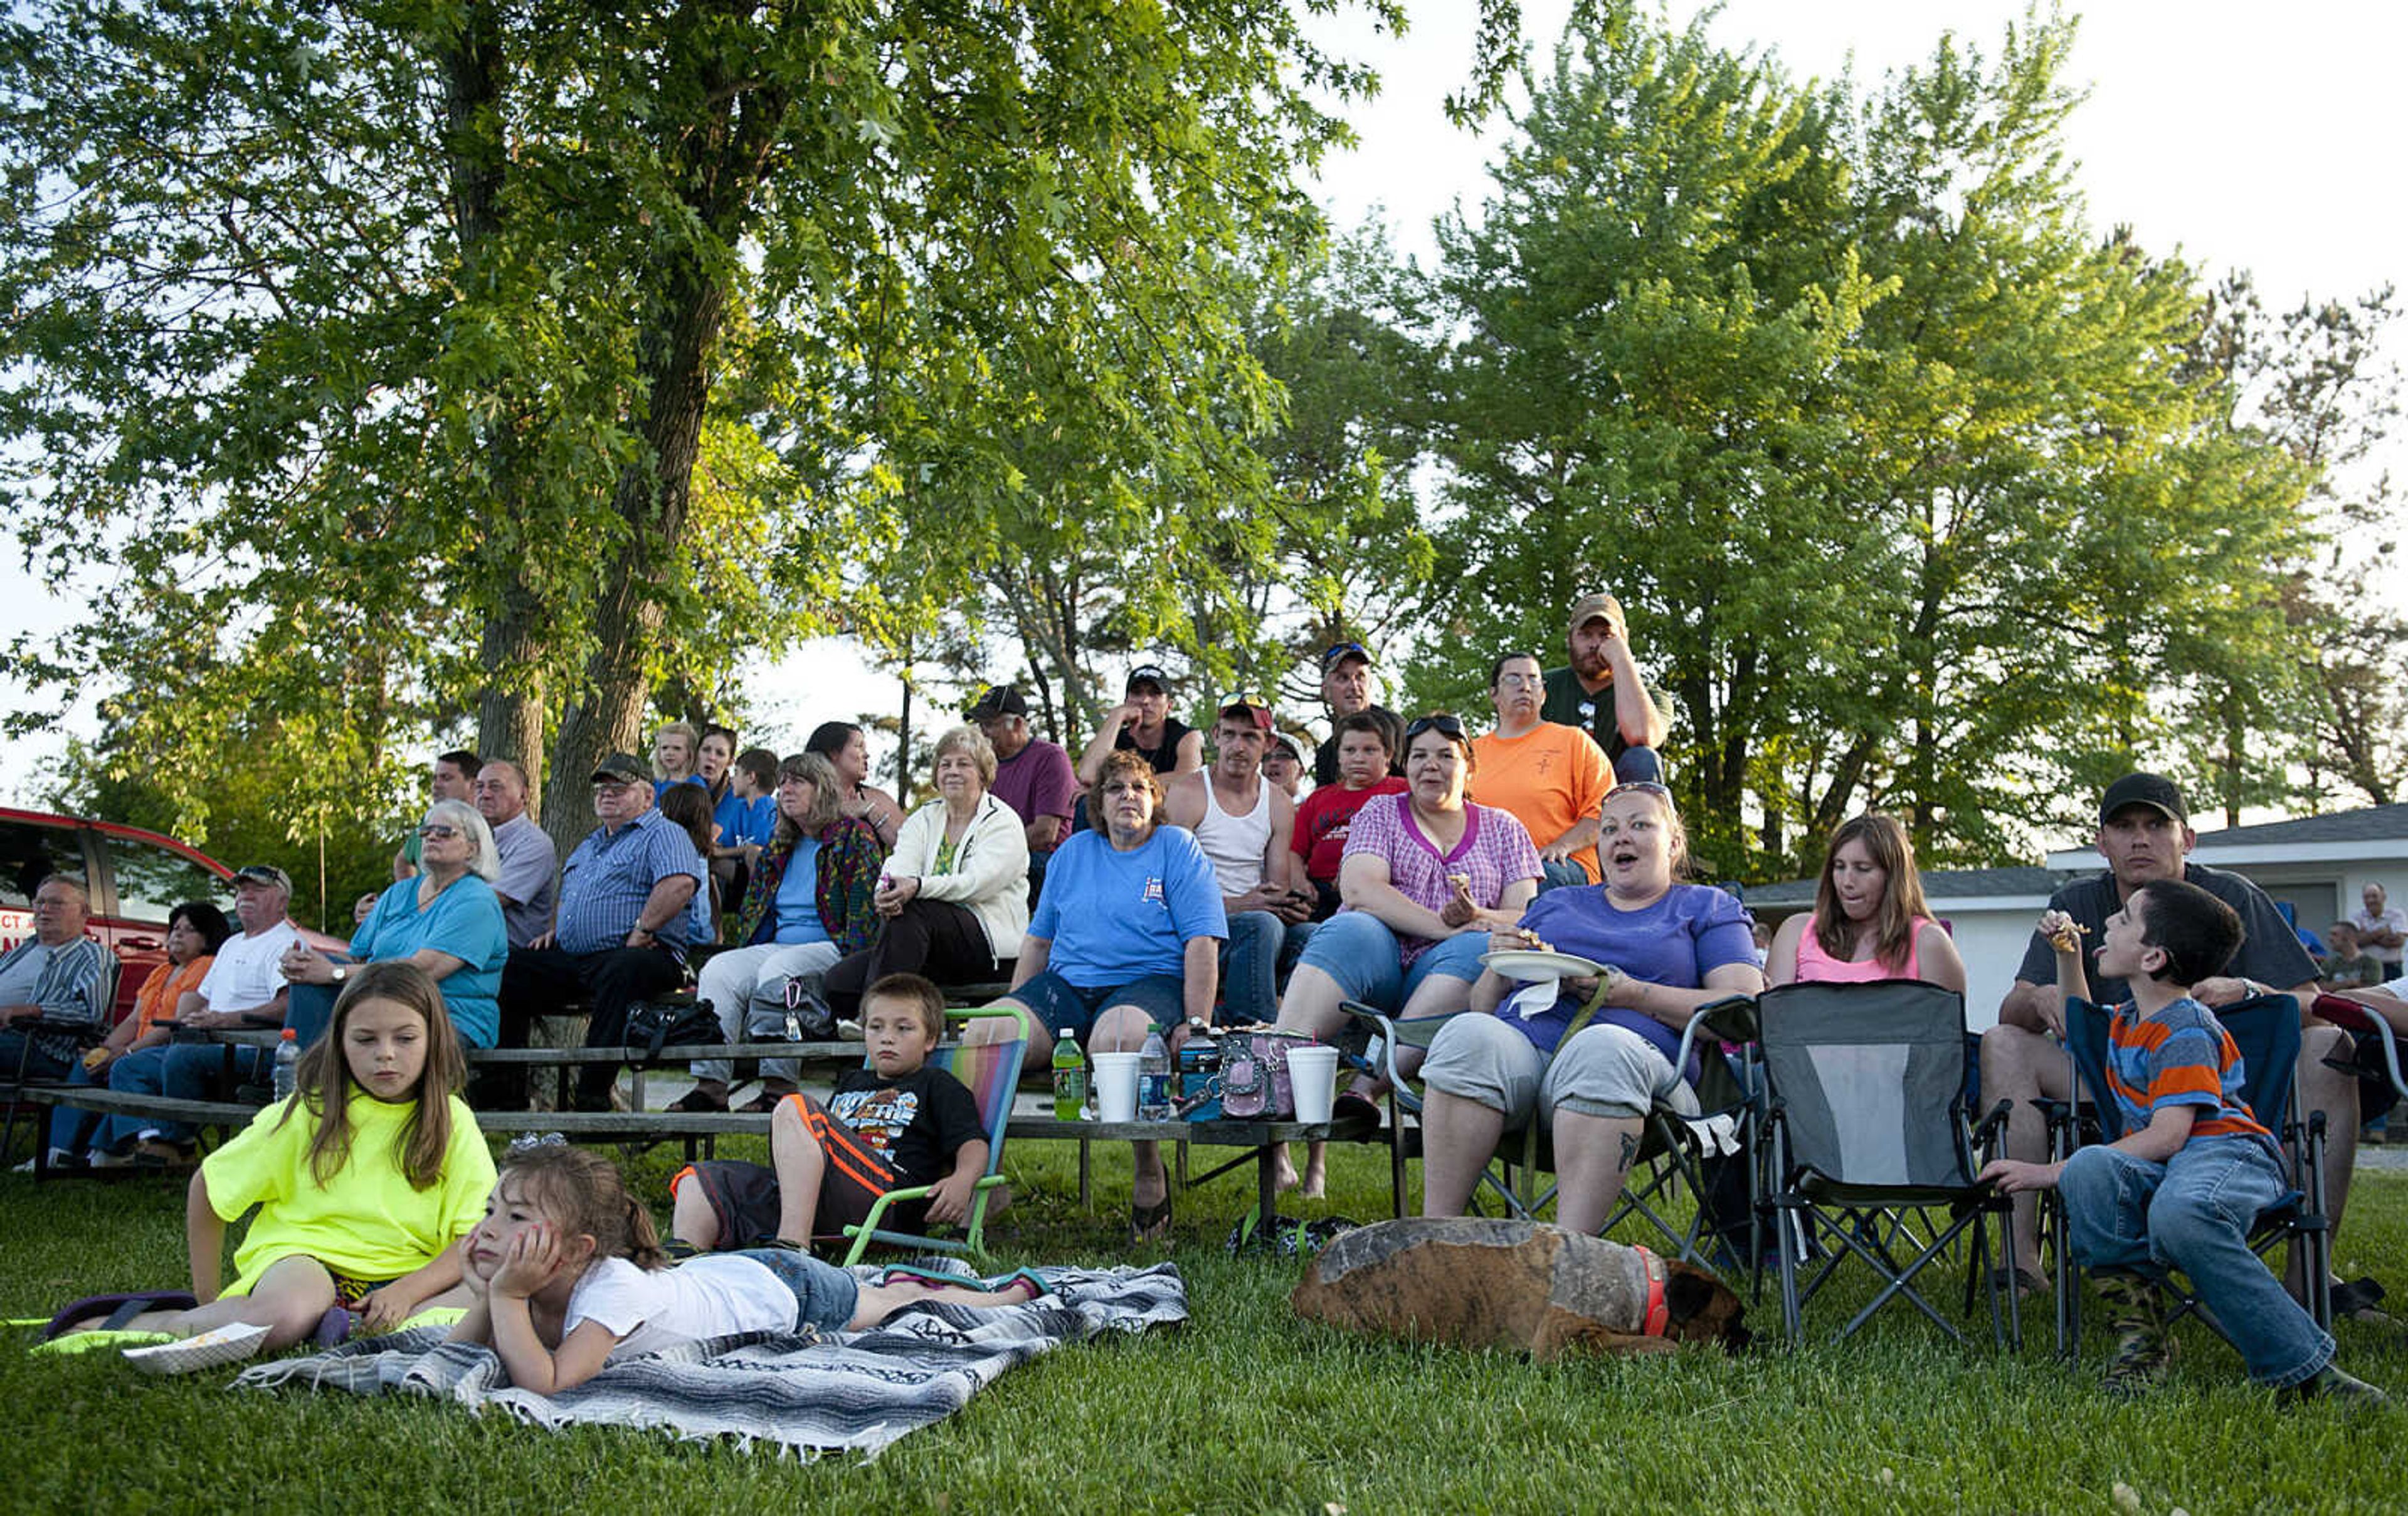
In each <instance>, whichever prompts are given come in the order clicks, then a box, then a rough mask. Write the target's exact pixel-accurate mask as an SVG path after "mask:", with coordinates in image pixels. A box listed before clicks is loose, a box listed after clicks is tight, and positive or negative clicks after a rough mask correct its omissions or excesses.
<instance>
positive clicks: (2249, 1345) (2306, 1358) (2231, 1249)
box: [2057, 1137, 2333, 1389]
mask: <svg viewBox="0 0 2408 1516" xmlns="http://www.w3.org/2000/svg"><path fill="white" fill-rule="evenodd" d="M2288 1188H2289V1186H2288V1185H2286V1183H2285V1182H2284V1179H2283V1171H2282V1166H2281V1165H2280V1164H2279V1163H2278V1162H2275V1159H2274V1155H2273V1154H2272V1152H2270V1151H2268V1150H2267V1148H2266V1147H2265V1145H2264V1144H2262V1143H2260V1142H2258V1141H2257V1140H2255V1139H2253V1138H2249V1137H2193V1138H2192V1139H2191V1140H2190V1141H2188V1142H2186V1143H2185V1144H2184V1145H2183V1148H2182V1150H2181V1151H2180V1152H2178V1153H2176V1154H2174V1156H2173V1157H2172V1158H2171V1160H2170V1161H2168V1162H2163V1163H2152V1162H2147V1161H2145V1160H2143V1159H2138V1158H2133V1157H2130V1156H2129V1155H2128V1154H2125V1153H2122V1152H2119V1151H2117V1150H2116V1149H2115V1148H2110V1147H2106V1146H2104V1145H2100V1146H2096V1147H2090V1148H2082V1149H2081V1150H2080V1151H2078V1152H2076V1153H2075V1154H2074V1155H2073V1157H2072V1158H2071V1160H2069V1161H2068V1162H2067V1163H2066V1165H2065V1173H2064V1175H2063V1176H2062V1177H2060V1178H2059V1179H2058V1180H2057V1191H2058V1193H2059V1194H2060V1195H2062V1196H2063V1197H2064V1201H2065V1215H2066V1220H2067V1223H2068V1226H2069V1229H2070V1233H2071V1243H2072V1249H2073V1258H2074V1262H2076V1263H2080V1264H2081V1265H2082V1266H2083V1267H2085V1268H2116V1269H2126V1270H2129V1271H2131V1272H2133V1273H2136V1274H2143V1275H2147V1276H2149V1277H2150V1278H2158V1279H2162V1278H2165V1276H2166V1275H2167V1274H2168V1273H2170V1272H2171V1271H2173V1270H2177V1269H2179V1270H2180V1271H2181V1272H2182V1273H2184V1274H2185V1275H2187V1276H2188V1277H2189V1278H2190V1283H2191V1288H2192V1290H2194V1291H2195V1292H2197V1293H2198V1295H2199V1298H2200V1301H2201V1302H2203V1303H2204V1304H2205V1305H2206V1307H2207V1308H2208V1309H2209V1310H2211V1311H2213V1312H2214V1313H2215V1320H2216V1321H2217V1323H2218V1324H2219V1325H2221V1326H2222V1327H2223V1328H2224V1330H2225V1332H2226V1334H2227V1335H2229V1336H2230V1337H2231V1338H2232V1345H2233V1346H2234V1347H2235V1348H2237V1349H2239V1350H2241V1357H2242V1361H2243V1362H2244V1363H2245V1364H2248V1365H2249V1377H2250V1378H2251V1379H2255V1380H2257V1382H2258V1383H2260V1384H2265V1385H2272V1386H2273V1387H2275V1388H2278V1389H2279V1388H2281V1387H2282V1386H2284V1385H2288V1384H2297V1383H2299V1382H2300V1380H2301V1379H2309V1378H2312V1377H2314V1376H2315V1373H2316V1372H2317V1371H2318V1370H2320V1369H2322V1368H2323V1367H2324V1366H2325V1365H2326V1364H2329V1363H2330V1362H2332V1355H2333V1339H2332V1337H2331V1336H2329V1335H2328V1334H2327V1333H2325V1332H2324V1331H2323V1330H2321V1329H2320V1328H2318V1327H2317V1325H2316V1323H2315V1320H2314V1319H2313V1318H2311V1317H2310V1316H2309V1315H2308V1313H2307V1312H2306V1311H2304V1310H2302V1309H2300V1305H2299V1303H2298V1302H2297V1301H2295V1300H2293V1299H2292V1298H2291V1297H2290V1295H2289V1294H2288V1293H2287V1292H2285V1290H2284V1289H2283V1286H2282V1283H2281V1281H2280V1280H2278V1279H2276V1278H2274V1276H2273V1274H2272V1271H2270V1270H2269V1269H2268V1268H2267V1267H2266V1264H2265V1262H2264V1260H2262V1259H2260V1258H2259V1257H2258V1256H2257V1254H2256V1253H2254V1252H2251V1251H2250V1250H2249V1227H2250V1223H2251V1222H2252V1221H2254V1220H2256V1219H2257V1213H2258V1212H2259V1211H2262V1210H2264V1209H2265V1208H2266V1207H2267V1206H2271V1205H2272V1204H2273V1203H2274V1202H2275V1200H2276V1199H2278V1198H2279V1197H2280V1196H2281V1195H2282V1194H2283V1192H2284V1191H2285V1190H2286V1189H2288Z"/></svg>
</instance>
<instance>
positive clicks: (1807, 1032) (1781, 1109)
mask: <svg viewBox="0 0 2408 1516" xmlns="http://www.w3.org/2000/svg"><path fill="white" fill-rule="evenodd" d="M1757 1026H1758V1034H1759V1044H1758V1046H1759V1047H1761V1048H1762V1056H1763V1069H1764V1076H1765V1083H1764V1101H1765V1114H1764V1127H1765V1133H1766V1138H1767V1144H1766V1146H1767V1152H1766V1155H1765V1159H1764V1170H1763V1173H1764V1183H1765V1188H1766V1198H1767V1202H1768V1204H1769V1205H1770V1207H1771V1211H1772V1215H1773V1225H1774V1232H1775V1237H1774V1245H1775V1247H1776V1248H1777V1249H1778V1250H1779V1257H1780V1276H1781V1310H1782V1323H1783V1325H1784V1326H1785V1328H1786V1329H1787V1331H1788V1334H1789V1336H1790V1339H1791V1340H1792V1341H1796V1340H1799V1338H1800V1337H1801V1336H1803V1333H1804V1326H1803V1312H1804V1307H1805V1306H1806V1304H1807V1303H1808V1302H1810V1301H1811V1300H1813V1297H1814V1296H1815V1294H1817V1293H1818V1292H1820V1291H1821V1290H1822V1288H1823V1286H1824V1285H1825V1284H1827V1283H1828V1282H1829V1281H1830V1279H1831V1278H1832V1276H1833V1275H1834V1274H1835V1273H1836V1272H1837V1270H1838V1269H1839V1267H1840V1265H1841V1264H1842V1263H1844V1262H1845V1261H1847V1260H1848V1259H1849V1258H1851V1257H1854V1258H1856V1259H1859V1260H1861V1261H1862V1262H1863V1263H1866V1264H1867V1265H1868V1266H1870V1267H1871V1269H1872V1270H1873V1272H1874V1273H1876V1274H1877V1275H1879V1276H1880V1277H1881V1278H1882V1280H1883V1284H1882V1288H1881V1290H1880V1291H1879V1292H1877V1293H1876V1294H1875V1295H1874V1296H1873V1298H1872V1300H1871V1302H1870V1303H1869V1304H1867V1305H1866V1306H1865V1307H1864V1308H1863V1309H1862V1310H1859V1311H1858V1312H1857V1313H1856V1316H1855V1317H1854V1318H1853V1319H1852V1320H1851V1321H1849V1322H1848V1323H1847V1325H1846V1326H1844V1327H1842V1329H1841V1331H1840V1333H1839V1336H1841V1337H1846V1336H1849V1335H1850V1334H1852V1333H1854V1332H1855V1331H1856V1329H1857V1328H1858V1327H1860V1326H1862V1325H1864V1323H1865V1322H1866V1321H1869V1320H1871V1317H1872V1315H1873V1313H1874V1312H1875V1311H1877V1310H1879V1309H1881V1308H1882V1307H1884V1306H1885V1305H1888V1304H1889V1303H1890V1302H1892V1301H1894V1300H1904V1301H1906V1302H1907V1303H1909V1304H1911V1305H1913V1306H1914V1307H1915V1308H1916V1309H1918V1310H1920V1311H1921V1312H1922V1313H1923V1314H1924V1315H1926V1316H1928V1317H1929V1318H1930V1319H1931V1320H1932V1321H1935V1322H1937V1323H1938V1324H1939V1326H1940V1328H1941V1330H1942V1331H1943V1332H1946V1333H1947V1334H1948V1335H1949V1336H1951V1337H1953V1338H1955V1339H1956V1340H1957V1342H1958V1343H1960V1344H1961V1343H1963V1342H1964V1341H1965V1336H1964V1334H1962V1333H1961V1332H1959V1331H1957V1327H1956V1325H1955V1323H1953V1322H1951V1321H1948V1320H1947V1318H1945V1317H1943V1316H1942V1315H1941V1313H1940V1312H1939V1311H1938V1310H1937V1309H1936V1308H1934V1307H1932V1305H1931V1303H1930V1302H1929V1301H1928V1300H1926V1299H1925V1298H1924V1297H1923V1295H1922V1294H1921V1293H1920V1292H1917V1291H1916V1290H1915V1288H1914V1277H1915V1276H1916V1275H1917V1274H1919V1273H1921V1272H1922V1271H1923V1270H1924V1269H1925V1268H1927V1267H1928V1266H1930V1265H1931V1264H1932V1263H1936V1262H1940V1261H1942V1260H1943V1259H1945V1258H1947V1257H1948V1256H1949V1255H1950V1254H1951V1253H1952V1252H1953V1251H1954V1249H1955V1248H1956V1246H1957V1240H1958V1239H1959V1238H1960V1237H1965V1236H1968V1235H1970V1240H1971V1252H1972V1258H1971V1267H1972V1269H1973V1270H1974V1273H1973V1274H1972V1275H1971V1276H1969V1278H1968V1279H1967V1283H1966V1300H1965V1308H1966V1311H1967V1313H1968V1314H1970V1313H1971V1309H1972V1304H1973V1302H1972V1294H1973V1290H1974V1287H1975V1285H1976V1283H1977V1282H1980V1283H1985V1284H1986V1285H1987V1287H1988V1290H1989V1304H1990V1333H1991V1336H1992V1338H1993V1339H1994V1340H1996V1341H1998V1342H2000V1343H2001V1344H2007V1343H2012V1344H2014V1345H2015V1346H2018V1347H2020V1346H2021V1345H2022V1341H2023V1327H2022V1322H2021V1321H2020V1319H2019V1317H2018V1314H2017V1312H2016V1310H2015V1302H2014V1291H2013V1290H2012V1289H2011V1288H2010V1289H2006V1290H2004V1291H2003V1292H2002V1291H2001V1288H2000V1281H1999V1279H1998V1278H1997V1277H1996V1276H1995V1275H1994V1274H1993V1273H1992V1272H1991V1269H1990V1266H1989V1247H1988V1234H1987V1231H1986V1225H1985V1223H1986V1220H1987V1219H1988V1218H1989V1217H1992V1216H1998V1217H2000V1219H2001V1221H2002V1223H2003V1220H2004V1219H2005V1218H2006V1217H2007V1216H2008V1215H2009V1214H2010V1205H2011V1203H2010V1202H2009V1201H2008V1199H2007V1198H2006V1197H2005V1196H2004V1195H2001V1194H1999V1193H1997V1192H1996V1191H1992V1190H1991V1189H1989V1188H1988V1187H1987V1186H1985V1185H1982V1184H1979V1183H1977V1182H1975V1176H1976V1175H1978V1174H1979V1173H1980V1172H1981V1163H1982V1162H1984V1161H1986V1160H1987V1159H1989V1158H1992V1157H1995V1156H1996V1155H1997V1150H1998V1148H1999V1145H2000V1142H2001V1141H2002V1140H2003V1134H2004V1131H2005V1118H2006V1108H2007V1107H2006V1103H2005V1102H2004V1101H2001V1102H2000V1103H1999V1105H1998V1106H1997V1107H1996V1108H1994V1109H1993V1110H1991V1111H1990V1112H1989V1113H1988V1114H1987V1115H1986V1116H1985V1117H1984V1119H1982V1121H1981V1124H1980V1125H1979V1126H1978V1127H1976V1126H1974V1125H1972V1124H1971V1120H1970V1112H1969V1110H1968V1108H1967V1106H1966V1104H1965V1063H1966V1058H1967V1053H1966V1041H1965V997H1964V996H1962V995H1960V994H1958V993H1957V991H1955V990H1953V989H1942V987H1940V986H1938V985H1934V984H1926V983H1924V982H1922V981H1921V980H1915V979H1885V980H1877V981H1874V982H1872V983H1870V984H1791V985H1783V986H1781V987H1779V988H1777V989H1770V990H1768V991H1766V992H1765V994H1764V996H1763V998H1762V1000H1761V1002H1760V1003H1759V1007H1758V1012H1757ZM1977 1151H1978V1152H1979V1154H1980V1158H1979V1159H1977V1158H1976V1156H1975V1155H1976V1153H1977ZM1926 1207H1945V1208H1946V1218H1947V1219H1946V1220H1945V1221H1944V1222H1942V1223H1940V1224H1937V1225H1935V1227H1934V1228H1933V1230H1932V1234H1931V1235H1930V1236H1929V1237H1928V1238H1925V1237H1921V1236H1916V1235H1914V1234H1912V1233H1910V1232H1907V1231H1905V1230H1903V1229H1902V1228H1901V1226H1900V1219H1901V1217H1902V1214H1903V1213H1905V1212H1910V1211H1920V1210H1923V1209H1924V1208H1926ZM1817 1249H1820V1251H1821V1257H1820V1260H1819V1262H1820V1263H1821V1268H1820V1269H1819V1270H1818V1271H1817V1272H1816V1273H1815V1275H1814V1277H1813V1279H1811V1280H1810V1281H1807V1282H1806V1283H1805V1284H1804V1286H1803V1288H1802V1289H1801V1287H1800V1281H1799V1274H1800V1272H1801V1268H1802V1267H1803V1265H1804V1264H1805V1263H1807V1262H1808V1261H1809V1254H1810V1253H1813V1252H1814V1251H1815V1250H1817ZM1902 1255H1903V1256H1902ZM2002 1293H2003V1294H2004V1296H2005V1297H2006V1298H2005V1300H2004V1306H2005V1309H2004V1311H2003V1312H2002V1311H2001V1310H2000V1305H2001V1299H2000V1296H2001V1294H2002Z"/></svg>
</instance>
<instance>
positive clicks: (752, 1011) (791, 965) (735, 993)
mask: <svg viewBox="0 0 2408 1516" xmlns="http://www.w3.org/2000/svg"><path fill="white" fill-rule="evenodd" d="M842 798H843V797H842V793H841V791H840V790H839V786H838V782H837V775H836V771H835V770H833V769H831V768H829V767H828V761H827V759H825V758H822V757H820V756H819V755H818V754H817V753H797V754H796V755H794V756H793V757H791V758H787V759H786V761H785V762H783V763H781V764H780V765H779V767H778V830H776V831H775V832H773V833H771V835H770V838H769V845H768V846H767V847H765V848H763V849H762V851H761V858H760V862H759V863H758V865H757V866H756V867H755V868H754V869H753V877H752V879H751V881H750V882H749V883H747V884H746V885H745V887H744V903H743V904H742V905H740V906H738V908H737V912H736V930H735V932H734V941H735V942H736V944H737V946H734V947H731V948H729V949H727V950H726V951H725V952H721V953H714V954H712V955H711V956H710V959H709V960H707V961H706V962H705V963H704V964H703V965H702V972H701V973H700V974H699V975H696V976H695V998H696V999H697V1000H700V1001H703V1002H706V1003H709V1004H710V1007H711V1009H713V1010H714V1011H716V1012H718V1013H719V1025H720V1029H721V1030H722V1031H723V1032H725V1033H726V1035H727V1040H728V1041H730V1042H741V1041H745V1040H748V1039H779V1038H783V1037H784V1036H785V1035H786V986H787V982H788V981H789V980H792V979H796V978H798V977H800V978H804V979H805V981H806V983H807V984H808V985H810V986H811V987H812V988H811V989H810V991H809V992H810V994H812V995H813V996H816V993H817V990H816V980H817V976H818V975H821V974H824V973H825V972H826V970H827V967H828V965H829V964H831V963H834V962H835V961H836V960H838V959H839V958H842V957H843V956H844V955H845V954H847V953H857V952H859V951H861V949H863V948H865V947H867V946H869V941H870V938H871V937H872V936H873V935H875V934H876V932H877V931H878V912H877V910H876V909H875V908H874V907H873V905H872V904H871V902H872V899H873V897H874V896H875V894H876V891H877V888H878V870H879V868H880V866H881V865H882V864H883V863H884V862H885V860H886V850H885V849H884V848H882V847H881V846H879V845H878V837H877V834H876V833H874V832H872V831H871V830H869V827H868V825H867V823H865V822H861V821H856V820H854V819H853V817H851V816H846V815H845V814H844V813H843V810H842V808H841V803H840V802H841V801H842ZM810 1018H811V1019H813V1020H824V1019H825V1018H826V1007H825V1004H824V1002H820V1001H817V1000H816V999H814V1001H813V1005H812V1013H811V1017H810ZM692 1069H693V1073H694V1080H695V1083H694V1088H693V1089H692V1090H688V1091H686V1092H685V1093H684V1094H683V1095H681V1096H680V1097H679V1098H678V1099H677V1100H675V1101H674V1102H672V1103H671V1104H670V1106H669V1108H670V1109H671V1110H679V1111H724V1110H725V1109H727V1084H728V1080H729V1078H730V1076H732V1075H733V1074H734V1073H735V1070H734V1069H733V1068H732V1067H731V1066H730V1065H729V1064H728V1063H726V1062H725V1061H722V1060H718V1059H705V1060H699V1061H696V1062H695V1063H694V1064H693V1065H692ZM799 1077H800V1069H799V1066H798V1065H797V1064H796V1062H795V1061H793V1060H791V1059H764V1060H763V1061H762V1062H761V1093H760V1094H759V1095H758V1096H756V1097H755V1098H754V1099H753V1102H752V1103H751V1104H749V1105H746V1106H745V1107H744V1108H745V1109H746V1110H748V1111H767V1110H773V1109H775V1108H776V1107H777V1105H778V1102H779V1101H781V1100H782V1099H784V1098H785V1097H786V1096H788V1095H791V1094H793V1093H794V1092H795V1089H796V1080H797V1079H798V1078H799Z"/></svg>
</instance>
